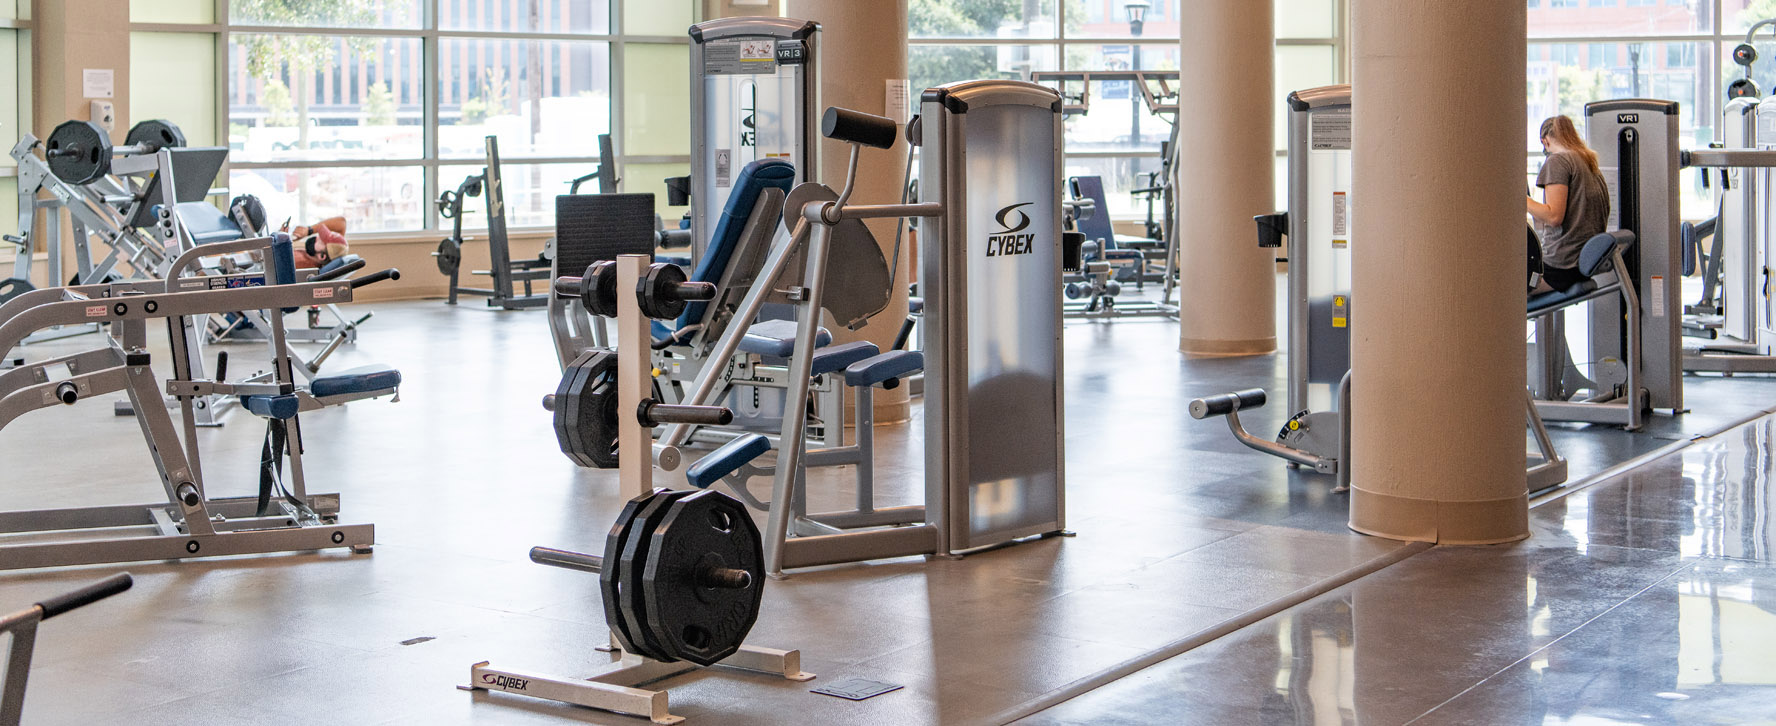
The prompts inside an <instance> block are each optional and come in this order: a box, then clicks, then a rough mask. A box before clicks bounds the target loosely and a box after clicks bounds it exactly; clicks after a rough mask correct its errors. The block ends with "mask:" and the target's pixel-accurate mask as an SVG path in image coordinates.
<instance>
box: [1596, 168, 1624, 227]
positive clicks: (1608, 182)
mask: <svg viewBox="0 0 1776 726" xmlns="http://www.w3.org/2000/svg"><path fill="white" fill-rule="evenodd" d="M1599 171H1602V172H1603V181H1604V185H1605V186H1608V187H1609V200H1610V215H1609V223H1608V224H1606V225H1605V226H1604V228H1603V229H1604V231H1606V232H1607V231H1609V230H1612V229H1621V228H1622V216H1621V214H1620V211H1621V209H1622V194H1621V190H1620V189H1619V188H1617V186H1618V179H1617V177H1619V176H1620V175H1619V174H1617V173H1616V171H1617V167H1613V166H1606V167H1602V168H1600V169H1599Z"/></svg>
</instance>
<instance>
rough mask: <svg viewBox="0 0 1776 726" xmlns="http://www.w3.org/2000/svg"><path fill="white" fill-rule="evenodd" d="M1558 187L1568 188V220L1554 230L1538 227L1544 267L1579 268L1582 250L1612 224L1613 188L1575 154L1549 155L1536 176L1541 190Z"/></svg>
mask: <svg viewBox="0 0 1776 726" xmlns="http://www.w3.org/2000/svg"><path fill="white" fill-rule="evenodd" d="M1555 184H1565V185H1566V218H1565V219H1563V220H1562V221H1561V223H1560V224H1559V225H1557V226H1552V227H1550V226H1547V225H1544V224H1542V223H1540V222H1537V223H1536V235H1537V236H1539V237H1541V239H1542V264H1545V265H1548V266H1550V267H1566V268H1572V267H1578V266H1579V249H1580V248H1582V247H1584V246H1585V242H1586V240H1589V239H1591V238H1592V237H1595V236H1597V235H1599V234H1602V233H1603V231H1604V229H1603V228H1604V226H1605V225H1607V224H1609V214H1610V200H1609V187H1608V185H1607V184H1606V183H1605V182H1604V179H1603V175H1601V174H1593V173H1591V167H1589V166H1587V165H1586V164H1585V159H1584V158H1583V157H1581V156H1579V155H1578V154H1576V153H1573V152H1571V151H1556V152H1554V153H1553V154H1551V155H1549V156H1548V160H1547V161H1545V162H1543V163H1542V171H1541V173H1540V174H1537V175H1536V186H1538V187H1548V186H1551V185H1555Z"/></svg>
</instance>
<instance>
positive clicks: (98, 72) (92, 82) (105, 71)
mask: <svg viewBox="0 0 1776 726" xmlns="http://www.w3.org/2000/svg"><path fill="white" fill-rule="evenodd" d="M116 89H117V74H116V72H115V71H112V70H111V69H110V68H85V69H82V70H81V71H80V95H81V96H82V97H85V98H110V97H112V96H113V95H115V92H116Z"/></svg>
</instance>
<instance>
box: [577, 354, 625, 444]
mask: <svg viewBox="0 0 1776 726" xmlns="http://www.w3.org/2000/svg"><path fill="white" fill-rule="evenodd" d="M593 365H594V368H593V369H592V371H591V373H589V374H588V375H587V377H586V389H585V392H584V393H582V394H581V395H580V409H579V418H578V419H577V421H578V423H577V424H576V425H577V426H578V431H579V442H578V444H577V445H578V446H579V448H580V449H581V450H582V451H584V452H585V454H586V458H587V459H588V460H589V461H591V462H592V464H591V465H592V466H595V467H598V468H600V469H615V468H617V466H618V464H620V463H621V462H620V461H619V460H618V459H617V446H618V443H619V442H618V436H619V435H620V433H621V432H620V431H619V429H618V427H617V395H618V394H617V355H616V354H615V353H611V352H608V351H606V352H605V354H604V355H603V356H602V357H600V358H599V359H598V360H597V361H596V362H595V363H594V364H593Z"/></svg>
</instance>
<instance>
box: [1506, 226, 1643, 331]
mask: <svg viewBox="0 0 1776 726" xmlns="http://www.w3.org/2000/svg"><path fill="white" fill-rule="evenodd" d="M1633 245H1634V233H1633V232H1629V231H1627V230H1620V229H1618V230H1615V231H1613V232H1604V233H1603V234H1599V235H1597V236H1594V237H1592V238H1591V239H1588V240H1585V246H1584V247H1581V248H1579V267H1578V270H1579V273H1580V274H1583V275H1584V276H1585V277H1586V279H1585V280H1584V281H1582V282H1580V283H1578V284H1576V285H1573V286H1572V287H1569V288H1566V289H1565V290H1549V291H1547V292H1542V293H1537V294H1535V295H1531V296H1529V300H1528V305H1527V308H1528V312H1529V317H1532V318H1533V317H1536V316H1538V315H1542V314H1545V313H1547V312H1549V311H1552V310H1555V309H1558V308H1560V307H1562V306H1565V305H1567V304H1569V303H1571V302H1573V301H1576V300H1579V299H1580V298H1583V297H1585V296H1586V295H1589V294H1591V293H1592V292H1595V291H1596V290H1597V281H1596V280H1595V279H1594V278H1596V277H1597V276H1598V275H1600V274H1602V273H1603V272H1604V271H1605V270H1606V269H1607V268H1608V267H1609V266H1610V259H1611V254H1612V253H1614V252H1615V251H1616V249H1617V248H1618V247H1620V248H1621V249H1622V250H1623V251H1624V252H1625V251H1627V249H1628V248H1629V247H1631V246H1633Z"/></svg>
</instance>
